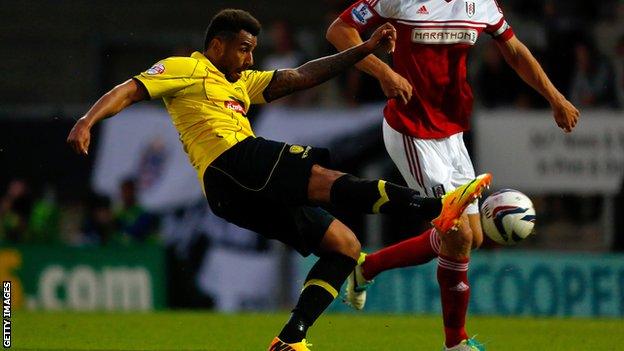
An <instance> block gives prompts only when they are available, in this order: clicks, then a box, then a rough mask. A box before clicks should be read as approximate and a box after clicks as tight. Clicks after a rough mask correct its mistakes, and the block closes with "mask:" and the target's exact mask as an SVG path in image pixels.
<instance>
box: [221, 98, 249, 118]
mask: <svg viewBox="0 0 624 351" xmlns="http://www.w3.org/2000/svg"><path fill="white" fill-rule="evenodd" d="M223 104H224V105H225V108H229V109H230V110H232V111H235V112H238V113H240V114H241V115H244V114H245V108H244V107H243V104H241V103H240V101H236V100H228V101H224V102H223Z"/></svg>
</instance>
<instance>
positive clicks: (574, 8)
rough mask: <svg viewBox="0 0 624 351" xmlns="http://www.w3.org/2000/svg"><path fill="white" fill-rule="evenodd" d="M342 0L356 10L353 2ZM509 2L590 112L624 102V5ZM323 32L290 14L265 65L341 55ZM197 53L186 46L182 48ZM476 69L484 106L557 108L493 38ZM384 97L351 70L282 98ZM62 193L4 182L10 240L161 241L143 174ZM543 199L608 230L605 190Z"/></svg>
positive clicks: (523, 35) (2, 226)
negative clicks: (105, 192) (144, 197)
mask: <svg viewBox="0 0 624 351" xmlns="http://www.w3.org/2000/svg"><path fill="white" fill-rule="evenodd" d="M334 3H340V6H342V5H344V7H342V8H346V6H347V2H334ZM340 6H336V8H335V11H330V12H328V13H327V14H326V17H325V19H324V21H325V23H324V26H325V28H326V27H327V25H329V23H330V22H331V21H333V19H335V18H336V16H337V15H338V14H339V12H338V11H339V9H340V8H341V7H340ZM503 8H504V10H505V14H506V17H507V19H508V21H509V22H510V24H511V25H512V27H513V28H514V31H515V32H516V34H517V35H518V37H519V38H520V39H521V40H522V41H523V42H524V43H525V44H526V45H527V46H528V47H529V48H530V50H531V51H532V52H533V54H534V55H535V56H536V57H537V59H538V61H540V63H541V64H542V65H543V67H544V68H545V70H546V72H547V73H548V74H549V76H550V77H551V79H552V80H553V82H554V83H555V85H556V86H557V87H558V88H559V89H560V91H562V92H563V93H564V94H565V95H566V96H567V97H569V99H570V100H571V101H572V102H573V103H574V104H575V105H576V106H577V107H579V109H580V110H581V113H582V111H583V109H587V108H610V109H611V108H616V109H622V108H624V1H607V2H604V3H592V2H587V3H584V4H578V3H577V2H571V3H566V2H561V1H559V2H553V1H539V0H532V1H519V0H518V1H503ZM317 30H318V28H307V27H301V26H297V25H296V24H294V23H290V22H289V21H288V20H276V21H272V22H269V23H265V27H264V34H263V37H262V41H261V47H262V49H260V48H259V50H260V51H259V53H260V54H259V55H258V65H257V68H259V69H265V70H271V69H276V68H280V67H294V66H297V65H299V64H301V63H303V62H305V61H306V60H308V59H311V58H314V57H318V56H320V55H325V54H330V53H333V52H334V50H333V48H332V47H331V46H330V45H329V44H328V43H324V42H319V40H315V39H314V38H318V37H319V35H318V33H316V31H317ZM188 51H190V49H180V48H177V49H176V52H178V53H188ZM469 71H470V81H471V82H472V84H473V88H474V90H475V97H476V99H477V100H476V101H477V109H479V108H498V107H512V108H516V109H532V108H546V107H548V106H547V102H546V101H545V100H544V99H543V98H541V97H540V96H539V95H538V94H536V93H535V92H534V91H533V90H532V89H531V88H530V87H528V86H527V85H526V84H524V83H523V82H522V81H521V80H520V78H518V76H517V75H516V74H515V73H514V72H513V70H512V69H511V68H510V67H509V66H508V65H506V64H505V62H504V59H503V58H502V56H501V55H500V53H499V52H498V50H497V48H496V43H495V42H494V41H493V40H487V39H484V38H482V39H481V40H480V42H479V43H478V44H477V48H476V49H475V50H473V53H472V55H471V58H470V69H469ZM383 100H384V96H383V95H382V92H381V90H380V88H379V85H378V84H377V82H376V81H375V80H374V79H373V78H371V77H369V76H367V75H365V74H363V73H361V72H359V71H357V70H356V69H350V70H349V71H348V72H346V73H345V74H343V75H342V76H340V77H339V78H337V79H334V80H332V81H329V82H327V83H325V84H323V85H321V86H319V87H317V88H315V89H312V90H310V91H306V92H302V93H299V94H296V95H293V96H291V97H288V98H286V99H282V100H280V101H278V102H276V103H279V104H287V105H292V106H298V107H349V106H354V105H358V104H363V103H371V102H381V101H383ZM623 116H624V115H623ZM0 151H1V150H0ZM85 181H86V180H85ZM58 191H61V190H60V189H57V187H56V186H55V185H47V186H46V185H43V186H40V185H33V184H31V183H30V180H29V179H27V177H22V178H12V179H8V181H6V182H5V183H4V184H0V244H2V243H9V244H13V243H38V244H51V243H62V244H69V245H131V244H136V243H146V242H156V241H158V233H159V224H160V223H159V222H160V220H159V216H158V215H157V214H151V213H149V212H148V211H146V210H145V209H144V208H142V207H141V205H140V204H139V203H138V202H137V194H136V191H137V190H136V185H135V182H134V180H133V179H127V180H125V181H123V182H122V183H121V184H119V194H118V197H117V198H116V199H109V198H107V197H104V196H101V195H98V194H87V195H84V196H83V197H82V198H81V200H80V201H78V202H71V203H64V202H60V201H57V200H56V193H57V192H58ZM534 200H535V204H536V207H537V209H538V213H539V218H540V221H541V222H540V225H544V226H549V225H550V226H554V227H556V228H558V229H556V230H558V231H561V232H564V234H568V235H569V234H570V232H571V231H573V232H576V233H578V232H579V231H580V232H581V234H583V233H590V235H591V234H595V233H596V232H597V231H599V230H600V227H599V223H597V222H598V221H599V220H598V218H600V216H601V201H603V200H602V199H601V197H600V196H593V197H578V196H571V195H569V196H536V197H534ZM579 228H580V229H579ZM583 231H584V232H583Z"/></svg>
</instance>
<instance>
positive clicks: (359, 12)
mask: <svg viewBox="0 0 624 351" xmlns="http://www.w3.org/2000/svg"><path fill="white" fill-rule="evenodd" d="M372 17H373V13H372V12H371V10H370V9H369V8H368V5H366V4H359V5H358V6H357V7H354V8H353V10H351V18H353V20H354V21H356V22H357V23H359V24H362V25H364V24H366V22H367V21H368V20H369V19H370V18H372Z"/></svg>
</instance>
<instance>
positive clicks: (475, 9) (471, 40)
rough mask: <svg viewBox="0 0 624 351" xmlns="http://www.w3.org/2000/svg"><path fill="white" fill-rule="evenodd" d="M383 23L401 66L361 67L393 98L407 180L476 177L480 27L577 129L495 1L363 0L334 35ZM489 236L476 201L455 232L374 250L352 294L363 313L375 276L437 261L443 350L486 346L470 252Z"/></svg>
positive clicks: (391, 146) (441, 188)
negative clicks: (473, 74)
mask: <svg viewBox="0 0 624 351" xmlns="http://www.w3.org/2000/svg"><path fill="white" fill-rule="evenodd" d="M385 21H388V22H390V23H392V24H393V25H394V26H395V27H396V29H397V42H396V48H395V51H394V53H393V55H392V59H393V60H392V61H393V67H390V66H388V65H387V64H385V63H384V62H383V61H381V60H380V59H378V58H377V57H375V56H373V55H369V56H368V57H367V58H365V59H364V60H362V61H360V63H359V64H358V65H357V67H358V68H359V69H360V70H362V71H364V72H366V73H368V74H370V75H372V76H374V77H376V78H377V79H378V80H379V83H380V84H381V88H382V89H383V92H384V94H385V95H386V96H387V98H388V102H387V104H386V107H385V109H384V111H383V115H384V122H383V136H384V142H385V145H386V149H387V151H388V153H389V154H390V156H391V157H392V159H393V161H394V163H395V164H396V165H397V167H398V168H399V170H400V171H401V174H402V175H403V177H404V178H405V180H406V182H407V184H408V185H409V186H410V187H412V188H414V189H416V190H418V191H419V192H420V193H421V195H423V196H436V197H437V196H441V195H443V194H444V193H445V192H448V191H450V190H452V189H454V188H456V187H457V186H458V185H459V184H462V183H464V182H466V181H467V180H469V179H472V178H474V169H473V166H472V162H471V160H470V157H469V155H468V152H467V151H466V147H465V145H464V141H463V132H464V131H465V130H468V129H469V127H470V116H471V113H472V103H473V96H472V90H471V88H470V86H469V84H468V82H467V80H466V58H467V55H468V52H469V50H470V49H471V48H472V46H473V45H474V44H475V42H476V41H477V38H478V37H479V35H480V34H481V33H482V32H485V33H487V34H488V35H490V36H491V37H492V38H493V39H494V40H496V43H497V44H498V47H499V49H500V51H501V53H502V54H503V56H504V58H505V60H506V61H507V63H508V64H509V65H510V66H511V67H512V68H513V69H514V70H515V71H516V72H517V73H518V75H519V76H520V77H521V78H522V79H523V80H524V81H525V82H526V83H528V84H529V85H530V86H531V87H533V88H534V89H535V90H536V91H538V92H539V93H540V94H541V95H542V96H544V98H545V99H547V100H548V102H549V103H550V105H551V108H552V111H553V116H554V119H555V122H556V124H557V125H558V126H559V127H560V128H561V129H563V130H564V131H565V132H571V131H572V129H573V128H574V126H575V125H576V123H577V120H578V118H579V112H578V110H577V109H576V108H575V107H574V106H573V105H572V104H571V103H570V102H569V101H568V100H567V99H566V98H565V97H564V96H563V95H562V94H561V93H560V92H559V91H558V90H557V89H556V88H555V87H554V86H553V84H552V83H551V82H550V80H549V79H548V77H547V76H546V74H545V73H544V71H543V70H542V68H541V67H540V65H539V64H538V62H537V61H536V60H535V58H534V57H533V55H532V54H531V52H530V51H529V50H528V49H527V48H526V46H525V45H524V44H522V43H521V42H520V41H519V40H518V39H517V38H516V36H515V35H514V32H513V30H512V28H511V27H510V26H509V24H508V23H507V21H506V20H505V17H504V15H503V11H502V10H501V8H500V7H499V5H498V4H497V3H496V1H495V0H417V1H414V0H412V1H410V0H360V1H357V2H355V3H354V4H353V5H352V6H350V7H349V8H348V9H346V10H345V11H344V12H343V13H342V14H341V15H340V17H339V18H337V19H336V20H335V21H334V23H332V24H331V26H330V27H329V29H328V31H327V39H328V40H329V41H330V42H331V43H332V44H334V46H336V48H337V49H339V50H345V49H347V48H350V47H352V46H354V45H357V44H359V43H361V42H362V39H361V37H360V33H361V32H362V31H364V30H366V29H368V28H371V27H372V26H374V25H377V24H379V23H382V22H385ZM492 79H496V77H492ZM434 224H435V223H434ZM438 227H439V226H438ZM482 241H483V232H482V229H481V222H480V218H479V208H478V205H477V203H476V202H475V203H473V204H472V205H471V206H469V207H468V208H467V209H466V211H465V214H464V216H463V217H462V220H461V221H460V223H459V226H458V230H457V232H448V233H438V232H437V231H436V230H435V229H430V230H427V231H425V232H424V233H422V234H421V235H419V236H417V237H414V238H411V239H409V240H406V241H403V242H400V243H398V244H395V245H394V246H391V247H388V248H386V249H383V250H380V251H378V252H375V253H372V254H369V255H368V256H366V257H365V258H364V260H363V263H361V264H360V265H358V266H357V267H356V269H355V271H354V272H353V274H352V276H351V277H350V278H349V280H348V283H349V284H348V291H347V293H348V300H349V302H350V303H351V305H353V306H354V307H355V308H357V309H361V308H363V307H364V303H365V301H366V300H365V299H366V295H365V293H366V291H365V290H366V287H367V286H368V282H369V281H370V280H372V279H373V278H374V277H375V276H376V275H377V274H379V273H380V272H382V271H385V270H388V269H391V268H397V267H405V266H412V265H418V264H422V263H426V262H429V261H430V260H432V259H433V258H435V257H437V258H438V268H437V279H438V283H439V285H440V292H441V301H442V311H443V321H444V331H445V335H446V340H445V346H446V348H447V350H482V349H483V346H482V345H480V344H479V343H477V342H476V341H474V340H473V339H470V338H469V337H468V335H467V333H466V330H465V316H466V311H467V308H468V300H469V293H470V285H469V283H468V279H467V270H468V263H469V260H470V251H471V249H474V248H477V247H479V245H480V244H481V242H482ZM360 261H362V260H360Z"/></svg>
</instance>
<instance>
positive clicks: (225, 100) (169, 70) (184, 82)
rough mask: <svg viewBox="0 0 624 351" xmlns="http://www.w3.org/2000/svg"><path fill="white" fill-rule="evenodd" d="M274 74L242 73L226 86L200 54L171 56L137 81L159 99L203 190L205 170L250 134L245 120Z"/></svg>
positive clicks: (249, 71)
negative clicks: (161, 100)
mask: <svg viewBox="0 0 624 351" xmlns="http://www.w3.org/2000/svg"><path fill="white" fill-rule="evenodd" d="M273 73H274V71H254V70H247V71H244V72H242V74H241V78H240V79H239V80H238V81H236V82H235V83H231V82H229V81H228V80H227V79H226V78H225V76H224V75H223V73H221V72H220V71H219V70H218V69H217V68H216V67H215V66H214V65H213V64H212V63H211V62H210V61H209V60H208V59H207V58H206V57H205V56H204V55H203V54H202V53H200V52H194V53H193V54H192V55H191V57H169V58H166V59H164V60H161V61H159V62H158V63H156V64H155V65H154V66H152V67H151V68H150V69H148V70H147V71H145V72H143V73H141V74H139V75H137V76H135V77H134V78H135V79H136V80H138V81H139V82H141V83H142V84H143V85H144V86H145V88H146V89H147V92H148V93H149V95H150V98H151V99H158V98H162V99H163V101H164V102H165V106H166V108H167V112H169V115H170V116H171V120H172V122H173V125H174V126H175V128H176V129H177V130H178V134H179V135H180V141H181V142H182V144H183V145H184V151H185V152H186V153H187V155H188V157H189V160H190V161H191V164H192V165H193V167H195V170H196V171H197V175H198V177H199V182H200V184H202V188H203V183H204V182H203V177H204V171H205V170H206V168H207V167H208V165H210V163H212V161H214V160H215V159H216V158H217V157H219V155H221V154H222V153H223V152H224V151H225V150H227V149H229V148H230V147H232V146H234V145H235V144H236V143H238V142H240V141H242V140H244V139H245V138H247V137H253V136H254V133H253V130H252V129H251V125H250V124H249V120H248V119H247V117H245V115H246V114H247V111H249V107H250V106H251V104H262V103H265V102H266V101H265V100H264V97H263V96H262V92H263V91H264V89H265V88H266V87H267V85H269V83H270V82H271V79H272V78H273Z"/></svg>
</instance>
